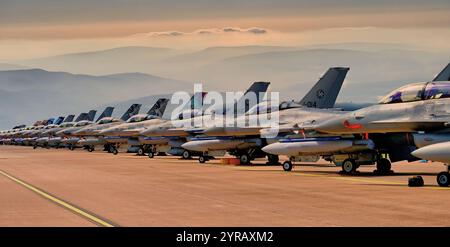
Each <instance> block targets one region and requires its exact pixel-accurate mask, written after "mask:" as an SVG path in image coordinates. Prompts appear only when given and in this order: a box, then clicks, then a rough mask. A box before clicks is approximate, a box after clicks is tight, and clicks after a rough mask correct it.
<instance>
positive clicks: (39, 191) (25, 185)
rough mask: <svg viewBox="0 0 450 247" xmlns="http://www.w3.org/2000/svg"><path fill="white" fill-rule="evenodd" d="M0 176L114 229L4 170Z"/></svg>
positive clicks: (111, 225)
mask: <svg viewBox="0 0 450 247" xmlns="http://www.w3.org/2000/svg"><path fill="white" fill-rule="evenodd" d="M0 174H1V175H3V176H4V177H6V178H9V179H10V180H12V181H14V182H16V183H17V184H20V185H22V186H24V187H25V188H27V189H29V190H31V191H33V192H35V193H37V194H38V195H40V196H42V197H44V198H46V199H48V200H50V201H52V202H54V203H56V204H58V205H59V206H62V207H63V208H65V209H68V210H69V211H72V212H73V213H76V214H78V215H80V216H82V217H84V218H86V219H88V220H90V221H93V222H94V223H96V224H98V225H100V226H104V227H114V225H113V224H111V223H108V222H107V221H106V220H102V219H100V218H99V217H97V216H94V215H92V214H90V213H88V212H86V211H84V210H82V209H80V208H78V207H75V206H74V205H71V204H69V203H67V202H65V201H63V200H61V199H59V198H57V197H55V196H52V195H50V194H48V193H46V192H44V191H42V190H40V189H38V188H36V187H34V186H33V185H31V184H29V183H26V182H24V181H22V180H20V179H18V178H15V177H13V176H12V175H9V174H8V173H6V172H4V171H2V170H0Z"/></svg>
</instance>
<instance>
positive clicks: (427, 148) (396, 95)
mask: <svg viewBox="0 0 450 247" xmlns="http://www.w3.org/2000/svg"><path fill="white" fill-rule="evenodd" d="M348 70H349V69H348V68H342V67H335V68H330V69H329V70H328V71H327V72H326V73H325V74H324V76H323V77H322V78H320V80H319V81H318V82H317V83H316V84H315V85H314V86H313V87H312V89H311V90H310V91H309V92H308V93H307V94H306V95H305V96H304V97H303V98H302V99H301V100H300V101H299V102H294V101H292V102H283V103H281V104H279V105H276V107H274V106H273V105H271V104H270V102H261V103H255V104H250V105H248V104H247V106H246V107H248V108H246V109H249V110H248V111H247V112H246V113H245V114H243V115H236V114H232V115H231V117H232V118H233V119H232V120H233V121H232V122H234V123H238V122H251V123H257V124H252V125H247V126H241V125H236V126H228V125H226V126H225V127H224V125H223V123H224V121H225V119H226V118H229V117H230V116H229V115H226V117H224V118H216V119H214V120H211V119H210V116H208V114H209V113H205V111H202V110H201V109H203V108H202V106H200V108H197V109H194V108H190V109H188V114H185V113H181V114H179V117H177V119H163V118H162V116H163V114H164V111H165V108H166V105H167V103H168V101H169V100H168V99H159V100H158V101H157V102H156V103H155V105H154V106H153V107H152V108H151V109H150V111H148V112H147V114H138V112H139V109H140V106H141V105H139V104H133V105H132V106H131V107H130V108H129V109H128V110H127V111H126V112H125V114H124V115H123V116H122V117H121V118H120V119H116V118H113V117H111V115H112V112H113V108H112V107H108V108H106V109H105V111H104V112H103V113H102V114H101V116H100V117H99V118H98V119H97V121H95V122H94V121H93V120H94V116H95V111H91V112H89V113H82V114H80V116H79V117H78V118H77V119H76V120H75V121H73V118H74V116H73V115H70V116H68V117H66V118H65V119H64V118H62V117H60V118H57V119H56V120H55V121H53V123H51V124H44V123H42V122H40V123H37V124H35V126H29V127H25V126H18V127H16V128H14V129H12V130H8V131H2V132H0V138H1V139H0V140H1V142H2V143H3V144H18V145H30V146H33V147H35V148H36V147H39V146H42V147H56V148H61V147H67V148H69V149H72V150H73V149H74V148H77V147H80V148H81V147H84V148H85V149H87V150H88V151H90V152H92V151H94V150H95V149H96V148H98V147H102V148H104V151H108V152H110V153H113V154H117V153H118V152H119V148H124V147H126V148H127V149H128V150H130V148H131V149H132V148H136V149H137V153H138V154H139V155H144V154H145V153H148V156H149V157H150V158H153V157H154V155H156V154H166V153H168V154H171V155H178V156H182V158H185V159H188V158H191V157H192V156H198V160H199V162H200V163H205V162H207V161H208V160H209V159H211V158H213V157H215V156H221V155H224V154H225V153H226V152H228V153H229V154H230V155H233V156H236V157H237V158H238V159H239V160H240V162H241V163H242V164H249V163H250V162H251V160H254V159H256V158H262V157H267V158H268V163H269V164H279V156H280V155H283V156H288V157H289V160H287V161H285V162H284V163H283V169H284V170H285V171H290V170H291V169H292V168H293V164H294V162H300V161H309V162H315V161H317V160H318V159H319V158H323V159H325V160H327V161H330V162H333V163H334V164H336V165H338V166H341V167H342V171H343V172H344V173H353V172H355V171H356V170H357V169H358V167H359V166H360V165H373V164H376V167H377V169H376V170H375V171H376V172H377V173H378V174H388V173H390V172H391V162H397V161H403V160H407V161H415V160H419V159H426V160H433V161H440V162H443V163H445V164H448V163H450V132H449V131H448V128H449V126H450V109H449V108H450V104H449V103H450V64H449V65H447V66H446V67H445V68H444V70H442V72H440V73H439V74H438V75H437V76H436V77H435V78H434V79H433V80H432V81H429V82H422V83H413V84H408V85H406V86H403V87H400V88H398V89H396V90H394V91H392V92H391V93H389V94H387V96H386V97H384V98H383V99H382V100H381V101H380V102H379V104H374V105H371V106H368V107H364V108H361V109H358V110H355V111H345V110H342V109H336V108H333V107H334V104H335V101H336V98H337V96H338V93H339V91H340V89H341V86H342V83H343V81H344V79H345V76H346V74H347V72H348ZM268 86H269V83H268V82H256V83H254V84H253V85H252V86H251V87H250V88H249V90H247V92H246V93H245V94H244V96H243V97H242V99H240V100H243V99H245V95H246V94H249V93H250V92H252V93H256V95H259V94H260V93H264V92H266V91H267V89H268ZM204 96H205V93H201V96H200V97H202V98H203V97H204ZM195 98H196V95H194V96H193V97H192V98H191V102H190V103H189V104H187V105H193V104H191V103H192V101H193V100H194V99H195ZM257 102H259V101H257ZM237 103H238V102H235V106H234V107H233V109H235V108H236V105H237ZM247 103H248V102H247ZM274 113H276V114H278V118H277V125H276V126H275V127H274V126H273V123H271V124H267V123H261V121H259V119H261V116H262V115H264V114H265V115H270V114H274ZM252 118H253V119H254V118H258V121H249V119H252ZM262 119H270V117H265V118H262ZM197 120H199V121H197ZM205 121H209V122H211V121H213V122H214V121H215V122H217V123H219V122H220V123H221V124H208V125H207V126H206V125H204V122H205ZM47 122H49V121H47ZM192 123H200V124H198V125H194V126H192ZM274 131H275V132H274ZM268 133H269V134H270V133H276V135H275V136H273V135H267V134H268ZM437 182H438V184H439V185H440V186H448V185H449V184H450V173H449V172H448V171H445V172H441V173H439V174H438V176H437Z"/></svg>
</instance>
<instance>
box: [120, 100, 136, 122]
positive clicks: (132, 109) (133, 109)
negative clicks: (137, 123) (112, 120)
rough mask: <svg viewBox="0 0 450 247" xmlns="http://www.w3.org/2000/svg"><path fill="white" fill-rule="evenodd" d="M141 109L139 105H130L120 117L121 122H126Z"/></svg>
mask: <svg viewBox="0 0 450 247" xmlns="http://www.w3.org/2000/svg"><path fill="white" fill-rule="evenodd" d="M140 109H141V104H132V105H131V106H130V108H128V110H127V111H126V112H125V113H124V114H123V115H122V117H120V119H122V120H123V121H127V120H128V119H129V118H130V117H132V116H134V115H136V114H138V113H139V110H140Z"/></svg>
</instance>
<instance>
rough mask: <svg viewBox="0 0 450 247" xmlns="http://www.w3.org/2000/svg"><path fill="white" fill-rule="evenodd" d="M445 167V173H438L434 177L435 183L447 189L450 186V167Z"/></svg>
mask: <svg viewBox="0 0 450 247" xmlns="http://www.w3.org/2000/svg"><path fill="white" fill-rule="evenodd" d="M446 166H447V171H446V172H440V173H439V174H438V175H437V176H436V182H437V183H438V185H439V186H441V187H448V186H449V185H450V172H449V170H450V167H449V166H448V164H446Z"/></svg>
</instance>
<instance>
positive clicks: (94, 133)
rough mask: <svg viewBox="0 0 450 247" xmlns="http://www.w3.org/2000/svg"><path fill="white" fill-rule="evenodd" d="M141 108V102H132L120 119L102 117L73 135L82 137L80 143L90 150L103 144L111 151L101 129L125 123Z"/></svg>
mask: <svg viewBox="0 0 450 247" xmlns="http://www.w3.org/2000/svg"><path fill="white" fill-rule="evenodd" d="M140 108H141V104H132V105H131V106H130V108H128V110H127V111H126V112H125V113H124V114H123V115H122V117H121V118H120V119H117V118H113V117H104V118H101V119H99V120H98V121H97V122H96V123H95V124H92V125H88V126H86V127H83V128H81V129H79V130H78V131H75V132H74V133H73V135H74V136H78V137H82V138H81V139H80V140H79V141H78V144H79V145H80V146H83V147H86V149H87V150H88V151H89V152H92V151H94V150H95V147H96V146H103V147H104V149H105V151H109V146H108V145H107V142H106V140H105V139H104V137H103V136H102V135H100V131H102V130H104V129H107V128H111V127H113V126H116V125H119V124H122V123H124V122H125V121H127V120H128V119H129V118H130V117H132V116H134V115H137V114H138V113H139V110H140Z"/></svg>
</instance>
